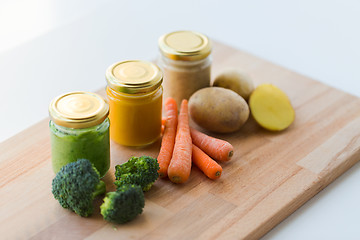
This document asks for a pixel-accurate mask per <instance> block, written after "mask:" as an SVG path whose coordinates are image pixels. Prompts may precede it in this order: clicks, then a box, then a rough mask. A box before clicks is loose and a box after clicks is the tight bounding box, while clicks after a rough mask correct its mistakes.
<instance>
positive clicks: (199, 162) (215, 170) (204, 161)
mask: <svg viewBox="0 0 360 240" xmlns="http://www.w3.org/2000/svg"><path fill="white" fill-rule="evenodd" d="M192 161H193V163H194V164H195V165H196V166H197V167H198V168H200V170H201V171H202V172H203V173H204V174H205V175H206V176H207V177H208V178H210V179H214V180H215V179H218V178H219V177H220V176H221V173H222V167H221V166H220V165H219V164H218V163H217V162H215V161H214V160H213V159H212V158H211V157H209V156H208V155H207V154H206V153H204V152H203V151H202V150H201V149H200V148H198V147H197V146H195V145H194V144H193V145H192Z"/></svg>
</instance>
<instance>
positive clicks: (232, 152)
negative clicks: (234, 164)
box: [229, 150, 234, 159]
mask: <svg viewBox="0 0 360 240" xmlns="http://www.w3.org/2000/svg"><path fill="white" fill-rule="evenodd" d="M233 155H234V151H232V150H231V151H230V152H229V159H230V158H231V157H232V156H233Z"/></svg>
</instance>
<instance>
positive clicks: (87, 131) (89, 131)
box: [49, 92, 110, 177]
mask: <svg viewBox="0 0 360 240" xmlns="http://www.w3.org/2000/svg"><path fill="white" fill-rule="evenodd" d="M49 114H50V122H49V127H50V137H51V154H52V166H53V170H54V172H55V173H57V172H58V171H59V170H60V168H61V167H62V166H64V165H66V164H68V163H70V162H75V161H77V160H78V159H82V158H85V159H88V160H89V161H90V162H91V163H92V164H93V165H94V167H95V168H96V169H97V170H98V171H99V173H100V176H101V177H103V176H104V175H105V174H106V172H107V171H108V170H109V167H110V139H109V126H110V123H109V119H108V114H109V105H108V103H107V102H106V101H105V100H104V99H103V98H102V97H101V96H99V95H98V94H95V93H90V92H71V93H67V94H63V95H61V96H59V97H57V98H55V99H54V100H53V101H52V102H51V103H50V106H49Z"/></svg>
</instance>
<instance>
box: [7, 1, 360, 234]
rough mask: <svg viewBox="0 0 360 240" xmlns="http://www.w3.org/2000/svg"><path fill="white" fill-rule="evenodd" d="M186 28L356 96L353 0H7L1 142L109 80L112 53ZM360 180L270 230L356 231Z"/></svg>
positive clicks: (144, 54) (349, 176)
mask: <svg viewBox="0 0 360 240" xmlns="http://www.w3.org/2000/svg"><path fill="white" fill-rule="evenodd" d="M182 29H186V30H188V29H189V30H195V31H199V32H202V33H205V34H207V35H208V36H209V37H210V38H212V39H215V40H218V41H221V42H223V43H226V44H229V45H231V46H234V47H236V48H238V49H241V50H244V51H247V52H249V53H252V54H254V55H256V56H259V57H262V58H264V59H267V60H269V61H272V62H274V63H276V64H279V65H281V66H284V67H286V68H289V69H291V70H294V71H296V72H299V73H301V74H303V75H306V76H309V77H311V78H314V79H316V80H319V81H321V82H323V83H325V84H328V85H331V86H334V87H336V88H339V89H342V90H343V91H346V92H348V93H351V94H353V95H356V96H360V46H359V45H360V1H357V0H352V1H351V0H342V1H340V0H332V1H325V0H318V1H316V0H303V1H285V0H275V1H266V0H254V1H243V0H239V1H235V0H234V1H228V0H222V1H220V0H218V1H215V0H207V1H205V0H182V1H169V0H167V1H166V0H161V1H160V0H153V1H138V0H128V1H124V0H86V1H85V0H77V1H75V0H2V1H0V81H1V85H0V104H1V105H0V109H1V118H0V126H1V134H0V142H1V141H4V140H6V139H7V138H9V137H11V136H13V135H15V134H17V133H19V132H20V131H21V130H23V129H25V128H27V127H30V126H31V125H32V124H34V123H36V122H38V121H40V120H42V119H44V118H45V117H47V115H48V112H47V107H48V104H49V102H50V101H51V99H52V98H53V97H55V96H57V95H59V94H61V93H64V92H67V91H74V90H85V91H95V90H98V89H99V88H101V87H104V86H105V79H104V72H105V69H106V67H107V66H109V65H110V64H111V63H113V62H115V61H118V60H122V59H145V60H151V59H154V58H155V57H156V56H157V39H158V37H159V36H160V35H162V34H164V33H167V32H171V31H175V30H182ZM304 94H306V93H304ZM356 130H357V131H359V130H358V129H354V131H356ZM359 158H360V156H359ZM359 183H360V167H359V164H357V165H355V166H354V167H353V168H352V169H350V170H349V171H348V172H347V173H345V174H344V175H343V176H341V177H340V178H339V179H338V180H336V181H335V182H334V183H332V184H331V185H330V186H328V187H327V188H326V189H325V190H323V191H322V192H320V193H319V194H318V195H317V196H315V197H314V198H313V199H311V200H310V201H309V202H307V203H306V204H305V205H304V206H303V207H301V208H300V209H299V210H297V211H296V212H295V213H294V214H292V215H291V216H290V217H288V218H287V219H286V220H285V221H283V222H282V223H281V224H279V225H278V226H277V227H276V228H274V229H273V230H272V231H271V232H269V233H268V234H267V235H266V236H264V239H360V227H359V216H360V208H359V203H360V187H359Z"/></svg>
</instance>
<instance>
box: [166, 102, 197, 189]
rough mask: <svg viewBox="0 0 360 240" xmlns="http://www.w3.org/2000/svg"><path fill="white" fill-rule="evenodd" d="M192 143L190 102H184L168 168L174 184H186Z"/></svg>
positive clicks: (189, 169)
mask: <svg viewBox="0 0 360 240" xmlns="http://www.w3.org/2000/svg"><path fill="white" fill-rule="evenodd" d="M191 155H192V141H191V135H190V126H189V113H188V101H187V100H185V99H184V100H182V102H181V107H180V114H179V118H178V127H177V132H176V139H175V146H174V152H173V155H172V158H171V161H170V165H169V168H168V176H169V179H170V180H171V181H172V182H174V183H184V182H186V181H187V180H188V178H189V176H190V171H191V162H192V161H191Z"/></svg>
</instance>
